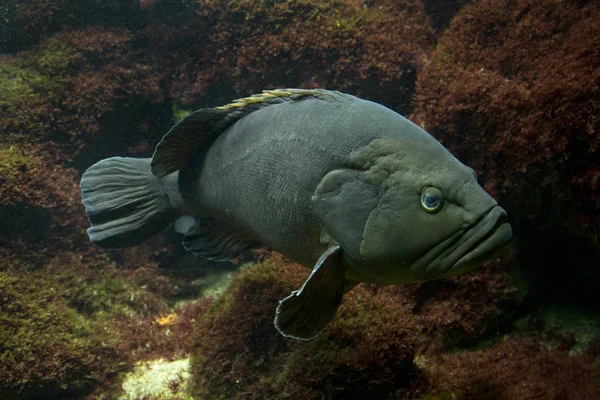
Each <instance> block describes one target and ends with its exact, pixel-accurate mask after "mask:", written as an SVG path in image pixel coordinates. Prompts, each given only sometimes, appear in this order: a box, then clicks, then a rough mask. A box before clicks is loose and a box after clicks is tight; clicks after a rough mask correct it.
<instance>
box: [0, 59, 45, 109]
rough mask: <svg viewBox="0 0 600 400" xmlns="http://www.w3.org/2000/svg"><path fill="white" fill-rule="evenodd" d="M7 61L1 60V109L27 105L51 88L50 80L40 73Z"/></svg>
mask: <svg viewBox="0 0 600 400" xmlns="http://www.w3.org/2000/svg"><path fill="white" fill-rule="evenodd" d="M6 61H7V59H6V58H5V57H2V58H0V109H1V108H2V107H9V106H13V105H16V104H25V103H27V101H28V100H31V98H32V97H38V96H41V92H42V91H43V90H45V89H47V88H48V87H49V86H50V84H49V83H50V80H49V78H48V77H47V76H45V75H43V74H41V73H40V72H39V71H36V70H35V69H33V68H26V67H22V66H19V65H12V63H9V62H6Z"/></svg>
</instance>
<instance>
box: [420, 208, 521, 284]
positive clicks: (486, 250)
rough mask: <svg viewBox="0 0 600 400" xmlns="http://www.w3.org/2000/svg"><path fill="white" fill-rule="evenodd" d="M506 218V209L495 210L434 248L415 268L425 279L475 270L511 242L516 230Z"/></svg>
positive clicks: (491, 210)
mask: <svg viewBox="0 0 600 400" xmlns="http://www.w3.org/2000/svg"><path fill="white" fill-rule="evenodd" d="M506 219H507V214H506V211H504V209H503V208H502V207H500V206H498V205H495V206H493V207H491V208H490V209H489V210H488V211H487V212H485V213H484V214H483V215H482V216H481V218H480V219H479V220H478V221H477V222H476V223H475V224H473V225H471V226H470V227H468V228H467V229H461V230H459V231H457V232H455V233H454V234H453V235H452V236H450V237H449V238H447V239H446V240H444V241H443V242H441V243H440V244H439V245H437V246H436V247H434V248H433V249H432V250H431V251H430V252H429V253H428V254H427V255H426V256H425V257H423V258H422V259H421V260H419V262H417V263H416V265H414V266H413V268H414V267H416V268H414V269H416V270H421V275H422V277H423V278H424V279H433V278H439V277H443V276H451V275H457V274H459V273H462V272H466V271H468V270H470V269H473V268H475V267H476V266H478V264H479V263H481V262H482V261H484V260H485V259H487V258H489V256H490V255H491V253H492V252H493V251H494V250H496V249H499V248H501V247H503V246H504V245H505V244H506V243H508V242H509V241H510V238H511V236H512V230H511V227H510V225H509V224H508V223H507V222H506Z"/></svg>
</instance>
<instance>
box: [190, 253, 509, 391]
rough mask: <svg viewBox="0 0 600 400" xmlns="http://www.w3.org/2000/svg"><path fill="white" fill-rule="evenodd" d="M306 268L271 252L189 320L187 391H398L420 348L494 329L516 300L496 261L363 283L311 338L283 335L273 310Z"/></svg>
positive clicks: (407, 387)
mask: <svg viewBox="0 0 600 400" xmlns="http://www.w3.org/2000/svg"><path fill="white" fill-rule="evenodd" d="M308 272H309V271H308V270H306V269H304V268H302V267H300V266H297V265H294V264H290V263H289V262H288V261H285V260H284V259H283V258H282V257H281V256H278V255H276V254H274V255H273V256H271V257H270V258H268V259H266V260H265V261H263V263H262V264H260V265H257V266H254V267H252V268H250V269H248V270H245V271H243V272H242V273H240V274H239V276H237V277H236V278H235V279H234V281H233V284H232V285H231V287H230V288H229V289H228V290H227V292H226V293H225V294H224V295H223V297H222V298H221V299H220V300H219V301H218V302H216V303H215V305H214V306H213V307H212V309H211V310H209V312H208V313H207V314H206V315H205V317H204V318H202V319H201V320H199V321H198V322H197V324H196V329H195V332H194V337H195V340H196V344H195V346H194V350H193V355H194V361H193V367H192V369H193V372H192V374H193V378H192V379H193V385H194V389H193V394H194V395H196V396H199V397H201V398H212V399H225V398H227V399H247V398H251V399H254V398H255V399H260V398H271V399H285V398H315V396H318V395H323V393H326V396H327V398H331V399H347V398H363V397H364V396H367V395H371V396H373V395H377V396H378V397H380V398H389V399H392V398H398V399H400V398H404V397H406V396H408V394H409V393H412V391H413V385H414V384H415V382H414V381H413V379H414V377H415V374H416V373H417V372H418V371H417V370H416V369H415V365H414V361H413V360H414V358H415V357H416V356H417V355H418V354H421V353H423V352H425V351H433V352H434V353H435V354H438V353H439V352H440V351H444V350H447V349H449V348H452V347H453V346H464V345H468V344H473V343H476V342H477V341H478V340H480V339H481V338H482V337H485V336H486V335H490V334H491V335H492V336H493V335H495V334H496V332H497V330H498V329H499V327H500V326H501V325H502V324H503V323H504V321H505V319H506V316H507V315H510V313H511V312H512V311H513V310H514V309H515V307H517V306H518V304H519V302H520V300H521V297H520V294H519V292H518V291H517V290H516V288H515V287H514V286H513V284H512V280H511V277H510V273H509V272H508V271H506V267H505V266H503V265H502V264H494V265H489V266H488V268H484V269H480V270H477V271H474V272H473V273H470V274H466V275H463V276H458V277H454V278H452V279H448V280H444V281H440V282H430V283H428V284H424V285H411V286H403V287H401V286H388V287H381V286H376V285H360V286H358V287H356V288H354V289H353V290H352V291H350V292H349V293H347V294H346V295H345V296H344V300H343V302H342V305H341V307H340V309H339V311H338V314H337V315H336V317H335V319H334V320H333V321H332V323H331V324H330V326H329V327H328V328H327V329H326V330H325V331H324V332H323V333H322V334H321V335H320V336H319V337H317V338H316V339H315V340H313V341H310V342H302V341H296V340H292V339H285V338H284V337H283V336H281V335H280V334H279V333H278V332H277V331H276V330H275V328H274V326H273V318H274V315H275V308H276V307H277V304H278V300H281V299H282V298H284V297H286V296H287V295H288V294H289V293H290V292H291V290H293V289H296V288H298V287H300V285H301V284H302V280H303V279H305V278H306V276H307V274H308ZM414 390H417V389H416V387H415V389H414ZM415 393H417V392H415ZM361 396H363V397H361Z"/></svg>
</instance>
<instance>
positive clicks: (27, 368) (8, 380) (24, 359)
mask: <svg viewBox="0 0 600 400" xmlns="http://www.w3.org/2000/svg"><path fill="white" fill-rule="evenodd" d="M0 293H1V295H0V343H1V345H0V350H1V352H0V381H2V382H3V387H4V388H5V389H6V390H7V391H8V392H15V393H17V392H18V393H22V396H24V397H23V398H27V397H36V396H39V397H41V395H42V394H54V393H58V392H61V391H63V390H69V391H80V390H84V391H85V389H86V388H87V387H88V386H89V384H90V379H99V378H100V377H101V375H102V370H103V369H104V368H107V366H106V365H104V364H105V363H106V364H108V365H111V364H112V362H111V360H110V357H107V359H104V360H102V361H101V362H99V360H98V359H97V355H98V353H101V352H103V351H105V347H106V345H105V344H104V343H103V341H102V340H100V339H99V338H98V336H97V335H96V334H95V331H94V327H93V326H92V325H90V324H89V323H88V322H87V321H86V320H85V318H83V317H82V316H81V315H79V314H78V313H77V312H75V311H74V310H72V309H70V308H69V307H68V306H67V305H66V304H65V302H64V301H63V300H62V299H61V297H60V295H59V294H58V293H57V290H56V289H55V288H53V287H49V286H47V285H44V282H43V280H40V279H39V278H38V277H33V276H31V277H29V278H26V277H23V276H22V275H21V274H16V273H13V272H9V271H3V272H0ZM107 353H109V352H107ZM106 355H108V354H106ZM114 367H115V369H116V365H114ZM39 397H38V398H39Z"/></svg>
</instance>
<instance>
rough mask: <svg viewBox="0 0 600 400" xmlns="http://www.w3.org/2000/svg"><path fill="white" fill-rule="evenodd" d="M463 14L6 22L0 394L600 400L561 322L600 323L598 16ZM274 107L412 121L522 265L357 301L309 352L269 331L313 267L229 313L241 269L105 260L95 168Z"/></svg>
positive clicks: (159, 11) (376, 5)
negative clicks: (127, 377)
mask: <svg viewBox="0 0 600 400" xmlns="http://www.w3.org/2000/svg"><path fill="white" fill-rule="evenodd" d="M447 4H448V2H441V1H424V2H423V3H422V2H420V1H416V0H415V1H392V0H387V1H386V0H382V1H354V0H338V1H319V2H317V1H309V0H298V1H221V0H212V1H200V0H198V1H192V0H172V1H169V0H163V1H160V0H155V1H140V2H138V1H129V0H127V1H125V0H124V1H110V2H98V1H87V2H80V1H68V0H66V1H57V2H50V3H49V2H46V1H21V0H9V1H7V2H5V3H4V4H3V5H0V12H2V15H1V18H2V23H0V47H1V50H0V51H1V53H2V55H0V132H1V135H0V226H1V230H0V321H1V324H0V361H1V362H0V382H1V383H0V398H2V399H4V398H6V399H19V398H32V399H35V398H42V397H43V398H65V397H71V398H81V399H84V398H114V397H117V396H119V395H120V394H121V392H122V388H121V381H122V375H123V373H125V372H126V371H131V370H133V367H134V362H135V361H140V360H142V361H143V360H154V359H158V358H161V357H162V358H165V357H166V358H169V359H176V358H180V357H185V356H188V355H190V354H191V355H192V359H193V362H192V369H191V372H192V377H191V385H190V386H189V387H190V390H191V392H190V395H194V396H196V397H198V398H273V399H276V398H330V399H336V398H359V397H360V396H363V395H366V394H378V395H379V396H380V397H381V398H389V399H403V398H428V399H433V398H441V399H444V398H465V399H468V398H498V399H500V398H502V399H522V398H528V397H539V398H578V399H596V398H599V397H600V387H599V385H598V382H600V379H599V377H598V371H599V370H600V368H599V364H598V360H599V355H598V333H597V332H598V331H597V328H594V326H596V327H597V323H596V321H597V320H598V317H597V315H596V316H594V314H593V311H592V314H591V315H592V316H591V317H587V316H586V317H585V318H587V321H588V324H586V325H585V328H586V331H585V332H586V335H587V339H586V340H585V341H582V340H580V338H581V337H582V334H583V333H584V332H583V331H582V330H581V331H576V332H575V333H574V331H573V330H572V326H565V324H566V323H567V322H565V321H567V320H566V319H564V318H563V319H562V320H561V319H560V318H559V322H556V321H554V320H552V321H551V320H550V319H549V318H548V317H547V316H548V315H550V314H551V312H550V311H549V310H551V307H552V303H562V304H564V305H566V306H567V307H569V310H570V312H571V314H577V315H579V314H580V315H588V314H583V313H582V312H581V310H582V309H583V308H587V307H590V308H593V307H594V306H597V305H598V297H597V293H598V291H597V290H596V288H597V287H598V285H599V284H600V283H599V282H600V279H599V274H600V273H599V270H598V268H597V265H598V261H599V259H600V256H599V255H598V251H599V250H598V224H599V221H598V215H599V214H598V202H599V200H598V182H599V181H598V165H600V162H599V159H598V152H597V141H598V119H597V118H598V115H600V113H599V110H598V108H599V107H600V106H599V104H600V101H598V100H599V99H598V93H600V90H599V73H600V72H599V71H600V67H599V65H600V62H599V60H598V54H599V49H598V46H599V44H600V37H599V36H600V33H599V30H598V24H597V21H598V19H599V15H598V14H599V9H600V4H599V2H598V1H593V0H589V1H559V0H553V1H550V2H539V1H535V0H519V1H517V0H512V1H504V0H502V1H499V0H482V1H476V2H472V3H471V4H469V2H456V3H455V4H453V5H452V7H451V6H448V5H447ZM455 13H456V15H454V14H455ZM5 22H6V23H5ZM446 26H449V28H448V30H447V31H446V30H444V28H445V27H446ZM276 87H305V88H311V87H328V88H334V89H339V90H344V91H346V92H349V93H352V94H356V95H359V96H362V97H365V98H369V99H372V100H375V101H377V102H380V103H382V104H385V105H387V106H389V107H392V108H393V109H395V110H397V111H399V112H401V113H404V114H407V113H411V116H412V120H413V121H416V122H418V123H420V124H421V125H422V126H424V127H425V128H426V129H427V130H428V131H430V132H431V133H432V134H434V135H435V136H436V137H437V138H438V139H439V140H441V141H442V142H443V144H444V145H445V146H447V147H448V148H449V149H451V150H452V151H453V153H454V154H456V155H457V156H458V157H459V158H460V159H461V160H462V161H464V162H465V163H467V164H469V165H470V166H472V167H474V168H475V169H476V170H477V172H478V174H479V179H480V181H481V182H482V184H483V186H484V187H485V188H486V189H487V190H488V191H490V193H492V194H493V195H494V196H495V197H496V198H497V199H498V200H499V202H500V203H501V204H502V205H503V206H504V207H505V208H507V210H508V211H509V214H510V216H511V222H512V225H513V227H514V229H515V233H516V237H515V238H514V239H513V243H514V247H515V249H516V251H515V254H514V255H513V258H510V257H502V260H501V261H500V262H492V263H490V264H489V265H488V266H486V267H485V268H482V269H479V270H476V271H474V272H472V273H469V274H467V275H461V276H458V277H454V278H448V279H446V280H443V281H436V282H430V283H426V284H421V285H411V286H404V287H396V286H392V287H376V286H372V285H360V286H358V287H357V288H355V289H354V290H352V291H350V292H349V293H348V294H347V295H346V298H345V300H344V302H343V303H342V305H341V308H340V311H339V315H338V318H336V319H335V320H334V321H333V324H332V325H331V327H330V329H329V330H328V331H326V333H325V334H324V335H322V336H321V337H319V338H317V339H316V340H314V341H312V342H308V343H297V342H292V341H290V340H287V339H284V338H283V337H281V336H280V335H278V334H277V333H276V330H275V328H274V327H273V324H272V316H273V312H274V308H275V306H276V302H277V300H278V299H280V298H281V296H282V295H285V294H286V293H289V291H290V290H292V289H294V288H297V287H298V284H299V283H301V282H302V281H303V280H304V279H305V277H306V274H307V271H306V270H305V269H301V268H300V267H298V266H295V265H290V263H289V262H288V261H286V260H283V259H281V258H280V257H279V256H278V255H276V254H274V255H271V256H267V257H266V258H264V256H263V259H262V260H263V261H262V262H261V264H260V265H259V266H258V267H252V268H249V269H246V270H244V271H243V272H241V273H239V274H237V275H236V276H235V277H234V283H233V284H232V285H231V286H230V287H229V288H228V289H227V291H226V293H225V294H224V295H223V296H221V297H220V298H218V300H216V301H215V300H213V299H212V298H209V297H206V298H198V296H199V293H204V291H205V289H206V288H207V285H208V283H207V282H209V281H211V280H218V279H216V278H214V276H215V275H213V274H214V273H216V272H215V271H218V272H219V273H220V270H219V269H221V270H222V269H223V266H214V265H208V266H202V265H199V261H198V260H197V259H194V258H193V257H190V256H188V255H185V254H183V252H182V251H180V250H178V247H179V246H180V239H179V237H177V238H175V239H173V237H172V235H167V237H166V238H162V237H156V238H153V239H152V240H151V241H150V242H148V243H146V244H143V245H141V246H140V247H137V248H133V249H125V250H114V251H110V252H106V251H101V250H98V249H96V248H93V247H92V246H91V245H90V244H89V242H88V239H87V237H86V235H85V229H86V228H87V222H86V221H85V217H84V212H83V206H81V203H80V194H79V187H78V181H79V176H80V174H81V173H82V172H83V171H84V170H85V168H87V167H88V166H89V165H91V164H92V163H93V162H95V161H96V160H98V159H100V158H103V157H107V156H111V155H116V154H121V155H129V156H138V157H147V156H150V155H151V152H152V150H153V146H154V144H155V143H157V141H158V140H160V138H161V137H162V135H163V134H164V133H165V132H166V131H167V130H168V129H169V128H170V127H171V125H172V123H173V118H174V116H173V110H174V109H186V110H193V109H197V108H200V107H204V106H215V105H219V104H226V103H228V102H229V101H230V100H232V99H234V98H239V97H245V96H248V95H250V94H252V93H257V92H260V91H261V90H262V89H266V88H276ZM174 106H176V108H174ZM230 268H231V267H230ZM229 271H230V270H229ZM182 301H183V303H182ZM210 304H213V305H212V306H210ZM575 320H576V321H577V320H578V319H575ZM579 320H581V319H579ZM165 321H167V322H165ZM560 321H562V322H560ZM569 321H570V320H569ZM171 322H172V323H171ZM567 328H568V329H567ZM577 328H579V327H578V326H576V327H575V329H577ZM594 329H596V330H594ZM583 343H587V345H585V346H582V344H583ZM575 349H577V350H575ZM177 384H178V383H177V382H174V383H173V385H177ZM175 392H176V391H174V393H175ZM117 393H119V394H117Z"/></svg>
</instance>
